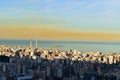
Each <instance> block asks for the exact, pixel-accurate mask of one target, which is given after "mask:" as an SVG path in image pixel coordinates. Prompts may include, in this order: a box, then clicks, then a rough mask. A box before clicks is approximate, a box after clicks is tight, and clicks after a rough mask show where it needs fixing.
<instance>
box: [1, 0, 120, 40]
mask: <svg viewBox="0 0 120 80" xmlns="http://www.w3.org/2000/svg"><path fill="white" fill-rule="evenodd" d="M119 3H120V0H1V1H0V38H1V39H2V38H22V39H26V38H28V39H29V38H39V39H53V40H86V41H89V40H92V41H95V40H97V41H106V40H107V41H111V40H112V41H120V38H119V36H120V31H119V30H120V5H119ZM34 27H35V28H34ZM24 28H25V29H24Z"/></svg>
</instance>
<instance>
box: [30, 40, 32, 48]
mask: <svg viewBox="0 0 120 80" xmlns="http://www.w3.org/2000/svg"><path fill="white" fill-rule="evenodd" d="M30 48H32V40H30Z"/></svg>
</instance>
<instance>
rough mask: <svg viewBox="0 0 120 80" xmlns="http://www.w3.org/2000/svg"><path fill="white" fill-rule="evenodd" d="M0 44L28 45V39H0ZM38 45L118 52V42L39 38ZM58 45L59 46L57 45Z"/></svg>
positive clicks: (65, 48)
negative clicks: (45, 39) (46, 39)
mask: <svg viewBox="0 0 120 80" xmlns="http://www.w3.org/2000/svg"><path fill="white" fill-rule="evenodd" d="M0 44H6V45H14V46H17V45H20V46H29V44H30V41H29V40H0ZM38 45H39V47H40V48H46V49H53V48H54V49H61V50H64V51H68V50H70V49H72V50H74V49H76V50H80V51H83V52H86V51H100V52H102V53H113V52H120V43H116V42H80V41H43V40H39V41H38ZM57 45H60V46H57ZM33 47H35V40H33Z"/></svg>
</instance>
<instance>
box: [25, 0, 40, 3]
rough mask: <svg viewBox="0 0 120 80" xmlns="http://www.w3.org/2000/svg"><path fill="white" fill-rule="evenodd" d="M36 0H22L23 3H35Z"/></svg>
mask: <svg viewBox="0 0 120 80" xmlns="http://www.w3.org/2000/svg"><path fill="white" fill-rule="evenodd" d="M37 1H38V0H24V2H25V3H35V2H37Z"/></svg>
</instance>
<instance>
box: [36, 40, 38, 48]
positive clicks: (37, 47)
mask: <svg viewBox="0 0 120 80" xmlns="http://www.w3.org/2000/svg"><path fill="white" fill-rule="evenodd" d="M36 48H38V40H36Z"/></svg>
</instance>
